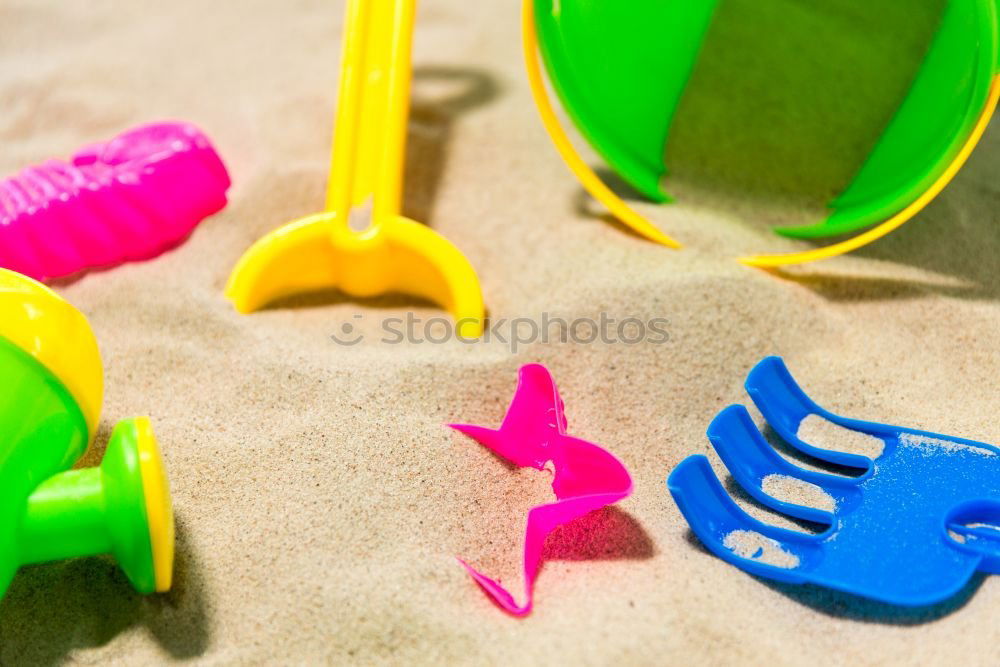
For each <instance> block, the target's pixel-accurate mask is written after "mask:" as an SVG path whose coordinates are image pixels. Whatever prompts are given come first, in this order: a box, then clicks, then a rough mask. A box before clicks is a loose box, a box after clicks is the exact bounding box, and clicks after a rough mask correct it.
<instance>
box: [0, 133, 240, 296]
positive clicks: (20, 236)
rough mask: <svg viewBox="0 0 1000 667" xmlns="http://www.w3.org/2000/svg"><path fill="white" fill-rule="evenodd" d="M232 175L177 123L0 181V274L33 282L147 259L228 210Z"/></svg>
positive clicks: (204, 142)
mask: <svg viewBox="0 0 1000 667" xmlns="http://www.w3.org/2000/svg"><path fill="white" fill-rule="evenodd" d="M229 185H230V181H229V174H228V173H227V172H226V167H225V165H223V163H222V160H221V159H220V158H219V155H218V154H217V153H216V152H215V149H214V148H213V147H212V144H211V143H210V142H209V140H208V137H206V136H205V134H204V133H202V132H201V131H200V130H199V129H198V128H196V127H195V126H194V125H191V124H189V123H183V122H159V123H151V124H148V125H142V126H139V127H136V128H133V129H131V130H128V131H126V132H124V133H122V134H119V135H118V136H116V137H115V138H113V139H111V140H110V141H107V142H103V143H98V144H92V145H90V146H86V147H84V148H82V149H80V150H79V151H77V153H76V154H75V155H73V157H72V158H71V160H70V161H69V162H66V161H62V160H49V161H47V162H45V163H44V164H41V165H38V166H33V167H28V168H26V169H23V170H21V171H20V172H19V173H18V174H16V175H14V176H12V177H8V178H5V179H3V180H0V266H2V267H4V268H7V269H11V270H13V271H17V272H19V273H23V274H25V275H27V276H31V277H32V278H35V279H37V280H53V279H56V278H62V277H66V276H70V275H73V274H76V273H79V272H81V271H85V270H87V269H93V268H106V267H110V266H114V265H117V264H121V263H123V262H128V261H136V260H144V259H150V258H152V257H155V256H157V255H159V254H160V253H162V252H164V251H165V250H168V249H169V248H172V247H174V246H176V245H178V244H179V243H181V242H182V241H183V240H184V239H186V238H187V237H188V236H189V235H190V234H191V232H192V231H193V230H194V228H195V226H197V224H198V223H199V222H201V221H202V220H203V219H205V218H206V217H208V216H209V215H212V214H213V213H216V212H218V211H220V210H221V209H222V208H223V207H225V205H226V190H227V189H228V188H229Z"/></svg>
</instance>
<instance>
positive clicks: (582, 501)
mask: <svg viewBox="0 0 1000 667" xmlns="http://www.w3.org/2000/svg"><path fill="white" fill-rule="evenodd" d="M451 426H452V428H454V429H457V430H459V431H461V432H462V433H465V434H466V435H468V436H470V437H472V438H474V439H476V440H477V441H479V442H480V443H481V444H482V445H484V446H486V447H488V448H489V449H491V450H492V451H493V452H494V453H496V454H497V455H499V456H502V457H503V458H505V459H508V460H509V461H511V462H512V463H515V464H517V465H518V466H521V467H525V466H531V467H532V468H537V469H538V470H541V469H543V468H544V467H545V464H546V463H547V462H548V461H552V464H553V467H554V468H555V475H554V477H553V480H552V490H553V491H554V492H555V494H556V502H554V503H549V504H546V505H539V506H537V507H533V508H532V509H531V510H530V511H529V512H528V521H527V528H526V530H525V538H524V588H525V602H524V605H523V606H521V605H518V604H517V602H515V601H514V596H513V595H511V594H510V593H509V592H508V591H507V590H506V589H504V588H503V587H502V586H501V585H500V583H499V582H497V581H494V580H493V579H490V578H489V577H487V576H486V575H484V574H482V573H481V572H478V571H477V570H475V569H473V568H472V567H470V566H469V565H468V564H467V563H466V562H465V561H463V560H461V559H459V562H460V563H461V564H462V566H463V567H465V569H466V570H467V571H468V572H469V574H470V575H472V578H473V579H475V580H476V582H477V583H478V584H479V585H480V586H482V588H483V590H485V591H486V593H487V594H489V595H490V596H491V597H492V598H493V599H494V601H496V603H497V604H498V605H500V607H502V608H503V609H504V610H506V611H508V612H510V613H511V614H513V615H515V616H525V615H527V614H528V612H530V611H531V605H532V591H533V588H534V584H535V578H536V577H537V576H538V570H539V566H540V565H541V559H542V547H543V546H544V544H545V538H546V537H547V536H548V535H549V533H551V532H552V531H553V530H555V529H556V528H557V527H559V526H561V525H563V524H565V523H568V522H570V521H572V520H573V519H576V518H578V517H581V516H583V515H585V514H587V513H588V512H591V511H593V510H596V509H600V508H602V507H605V506H607V505H611V504H612V503H616V502H618V501H619V500H621V499H622V498H625V497H627V496H628V495H629V494H631V493H632V478H631V477H630V476H629V474H628V471H627V470H626V469H625V466H624V465H622V463H621V461H619V460H618V459H616V458H615V457H614V456H612V455H611V454H610V453H609V452H607V451H605V450H604V449H602V448H601V447H598V446H597V445H594V444H591V443H589V442H586V441H584V440H580V439H579V438H574V437H573V436H571V435H567V434H566V417H565V415H564V414H563V402H562V399H561V398H559V392H558V390H557V389H556V385H555V382H554V381H553V380H552V376H551V375H550V374H549V371H548V370H547V369H546V368H545V367H544V366H542V365H539V364H528V365H526V366H522V367H521V370H520V373H519V374H518V383H517V390H516V391H515V392H514V399H513V401H511V404H510V407H509V408H508V409H507V416H506V417H504V420H503V424H501V425H500V429H499V430H496V431H494V430H492V429H488V428H483V427H481V426H468V425H464V424H452V425H451Z"/></svg>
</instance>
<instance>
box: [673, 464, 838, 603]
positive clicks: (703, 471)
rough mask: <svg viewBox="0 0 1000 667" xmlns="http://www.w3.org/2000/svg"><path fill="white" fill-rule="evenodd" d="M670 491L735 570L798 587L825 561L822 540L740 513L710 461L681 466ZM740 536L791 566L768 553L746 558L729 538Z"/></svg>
mask: <svg viewBox="0 0 1000 667" xmlns="http://www.w3.org/2000/svg"><path fill="white" fill-rule="evenodd" d="M667 488H669V489H670V493H671V495H673V497H674V501H675V502H676V503H677V507H678V508H680V511H681V514H683V515H684V518H685V519H687V522H688V524H689V525H690V526H691V530H693V531H694V533H695V535H697V536H698V539H700V540H701V542H702V544H704V545H705V546H706V547H707V548H708V549H709V550H710V551H711V552H712V553H714V554H715V555H716V556H718V557H719V558H721V559H723V560H725V561H727V562H729V563H732V564H733V565H736V566H738V567H740V568H742V569H744V570H746V571H748V572H750V573H752V574H756V575H759V576H762V577H767V578H769V579H775V580H778V581H784V582H786V583H792V584H798V583H804V582H805V581H807V578H806V577H805V576H803V574H802V572H803V571H804V570H807V569H808V568H809V567H810V565H812V564H814V563H816V562H817V561H818V560H819V556H820V555H821V550H822V545H821V544H820V541H819V540H818V539H817V538H816V537H814V536H812V535H806V534H804V533H798V532H795V531H791V530H785V529H784V528H778V527H776V526H770V525H768V524H765V523H762V522H760V521H758V520H756V519H754V518H753V517H752V516H750V515H749V514H747V513H746V512H744V511H743V510H742V509H740V508H739V506H738V505H736V503H735V502H733V500H732V498H730V497H729V494H727V493H726V490H725V489H724V488H722V484H721V483H720V482H719V479H718V478H717V477H716V476H715V473H714V472H712V466H711V465H710V464H709V462H708V458H706V457H705V456H702V455H695V456H689V457H688V458H686V459H685V460H683V461H681V463H680V464H679V465H678V466H677V467H676V468H674V471H673V472H672V473H671V474H670V477H669V479H667ZM734 533H735V534H737V535H739V534H740V533H742V534H743V535H751V536H754V535H755V536H756V537H757V538H759V539H760V540H762V541H763V543H765V544H766V546H767V547H768V549H770V550H771V552H772V554H773V553H775V550H776V551H777V552H778V555H779V556H783V557H784V558H785V559H786V562H785V563H784V564H782V565H775V564H771V563H769V562H767V561H766V556H767V555H768V554H767V553H764V554H759V553H753V552H752V551H748V552H747V554H746V555H740V554H739V553H737V548H733V546H734V545H727V538H728V537H730V536H732V535H733V534H734ZM735 546H737V547H738V545H735ZM751 549H752V547H751ZM762 556H763V557H764V558H763V559H762Z"/></svg>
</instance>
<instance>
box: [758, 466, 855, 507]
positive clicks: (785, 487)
mask: <svg viewBox="0 0 1000 667" xmlns="http://www.w3.org/2000/svg"><path fill="white" fill-rule="evenodd" d="M760 482H761V484H760V486H761V488H762V489H763V490H764V493H766V494H767V495H769V496H771V497H772V498H777V499H778V500H780V501H782V502H786V503H794V504H796V505H803V506H806V507H815V508H816V509H820V510H824V511H827V512H832V511H833V510H835V509H837V501H836V500H835V499H834V498H833V496H831V495H830V494H829V493H827V492H826V491H824V490H823V489H821V488H820V487H818V486H816V485H815V484H811V483H809V482H806V481H803V480H801V479H798V478H796V477H789V476H788V475H767V476H766V477H764V479H762V480H761V481H760Z"/></svg>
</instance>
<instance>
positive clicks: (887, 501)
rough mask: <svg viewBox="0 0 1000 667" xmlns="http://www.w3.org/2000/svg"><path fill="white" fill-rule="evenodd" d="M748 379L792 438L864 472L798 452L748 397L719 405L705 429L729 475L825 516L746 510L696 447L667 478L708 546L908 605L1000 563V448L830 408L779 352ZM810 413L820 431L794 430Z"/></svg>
mask: <svg viewBox="0 0 1000 667" xmlns="http://www.w3.org/2000/svg"><path fill="white" fill-rule="evenodd" d="M746 390H747V392H748V393H749V394H750V397H751V398H752V399H753V402H754V403H755V404H756V405H757V407H758V409H759V410H760V412H761V413H762V414H763V415H764V418H765V419H766V420H767V422H768V423H769V424H770V425H771V427H772V428H773V429H774V430H775V432H776V433H777V434H778V435H779V436H781V438H782V439H783V440H784V441H785V442H787V443H788V444H789V445H791V446H792V447H794V448H796V449H798V450H799V451H801V452H802V453H804V454H807V455H809V456H811V457H814V458H815V459H819V460H821V461H825V462H827V463H830V464H835V465H839V466H848V467H852V468H857V469H862V470H864V471H865V472H864V473H863V474H861V475H860V476H858V477H845V476H841V475H835V474H826V473H820V472H812V471H809V470H805V469H803V468H800V467H798V466H796V465H793V464H792V463H790V462H789V461H787V460H786V459H785V458H784V457H782V456H781V455H779V454H778V453H777V452H776V451H775V450H774V449H773V448H772V447H771V446H770V445H769V444H768V442H767V441H766V440H765V439H764V437H763V435H761V433H760V431H758V430H757V427H756V426H755V424H754V422H753V420H752V419H751V417H750V415H749V413H748V412H747V410H746V408H744V407H743V406H741V405H732V406H730V407H728V408H726V409H725V410H723V411H722V412H720V413H719V415H718V416H716V418H715V419H714V420H713V421H712V424H711V425H710V426H709V428H708V438H709V440H710V441H711V442H712V445H713V446H714V447H715V450H716V451H717V452H718V454H719V456H720V457H721V459H722V461H723V462H724V463H725V465H726V467H727V468H729V471H730V472H731V473H732V475H733V477H734V478H735V479H736V481H737V482H738V483H739V484H740V485H741V486H742V487H743V488H744V489H746V491H747V492H748V493H749V494H750V495H751V496H752V497H753V498H754V499H756V500H757V501H759V502H760V503H762V504H764V505H766V506H767V507H770V508H772V509H774V510H777V511H778V512H782V513H784V514H786V515H788V516H790V517H794V518H798V519H802V520H806V521H811V522H815V523H819V524H824V525H826V526H828V527H827V528H826V530H824V531H823V532H821V533H819V534H815V535H814V534H810V533H804V532H799V531H795V530H787V529H784V528H779V527H777V526H772V525H769V524H766V523H763V522H761V521H758V520H756V519H754V518H753V517H751V516H750V515H748V514H747V513H746V512H744V511H743V510H742V509H740V508H739V506H737V505H736V503H735V502H733V500H732V499H731V498H730V497H729V495H728V494H727V493H726V491H725V490H724V489H723V487H722V484H721V483H720V482H719V480H718V478H717V477H716V476H715V474H714V473H713V472H712V468H711V466H710V465H709V462H708V459H707V458H706V457H705V456H691V457H688V458H687V459H685V460H684V461H682V462H681V463H680V464H679V465H678V466H677V467H676V468H675V469H674V471H673V472H672V473H671V475H670V478H669V479H668V480H667V486H668V487H669V489H670V492H671V494H673V497H674V500H675V501H676V502H677V506H678V507H679V508H680V510H681V513H682V514H683V515H684V517H685V518H686V519H687V521H688V523H689V524H690V526H691V529H692V530H693V531H694V532H695V534H696V535H697V536H698V538H699V539H700V540H701V541H702V543H704V544H705V546H706V547H708V549H710V550H711V551H712V552H713V553H714V554H715V555H717V556H718V557H720V558H722V559H723V560H726V561H728V562H730V563H732V564H733V565H736V566H737V567H739V568H741V569H743V570H746V571H747V572H750V573H752V574H755V575H759V576H761V577H766V578H768V579H774V580H777V581H782V582H787V583H795V584H802V583H812V584H817V585H820V586H826V587H828V588H832V589H836V590H840V591H846V592H848V593H854V594H857V595H862V596H865V597H868V598H872V599H875V600H880V601H883V602H888V603H892V604H899V605H908V606H918V605H929V604H934V603H937V602H941V601H943V600H947V599H948V598H950V597H952V596H953V595H955V594H957V593H958V592H959V591H961V590H962V588H963V587H964V586H965V585H966V584H967V583H968V582H969V580H970V579H971V578H972V576H973V574H974V573H975V572H976V571H977V570H978V571H982V572H987V573H994V574H997V573H1000V449H998V448H996V447H994V446H992V445H985V444H983V443H979V442H974V441H972V440H965V439H962V438H953V437H950V436H944V435H938V434H935V433H928V432H925V431H917V430H913V429H908V428H900V427H898V426H888V425H885V424H876V423H872V422H865V421H859V420H856V419H848V418H845V417H840V416H838V415H834V414H832V413H830V412H828V411H826V410H824V409H823V408H821V407H819V406H818V405H816V403H814V402H813V401H812V400H811V399H810V398H809V397H808V396H807V395H806V394H805V393H804V392H803V391H802V390H801V389H800V388H799V386H798V385H797V384H796V383H795V380H794V379H792V376H791V374H790V373H789V372H788V369H787V368H786V367H785V364H784V362H783V361H782V360H781V359H780V358H778V357H769V358H767V359H764V360H763V361H761V362H760V363H759V364H757V366H756V367H755V368H754V369H753V370H752V371H751V372H750V375H749V376H748V377H747V381H746ZM807 419H808V420H810V422H812V423H813V424H815V423H816V422H817V421H819V422H820V423H821V424H823V425H824V426H825V427H826V428H825V435H824V436H823V438H822V439H823V440H824V442H823V443H817V442H813V443H812V444H810V443H808V442H804V441H803V440H802V439H800V437H799V432H800V430H801V431H802V433H803V437H805V434H806V433H807V431H808V429H802V428H801V426H803V421H804V420H807ZM807 423H808V422H807ZM830 433H833V436H838V435H839V436H841V437H843V438H844V439H845V441H846V440H851V439H855V440H856V439H857V438H859V437H860V438H862V439H865V440H867V441H868V442H870V443H875V444H876V445H878V446H879V447H881V449H882V451H881V453H880V454H879V453H878V452H877V451H874V452H872V457H873V458H867V457H865V456H861V455H858V454H851V453H847V452H843V451H836V450H835V449H832V448H829V447H830V443H829V442H827V441H828V440H829V439H830V437H829V434H830ZM865 436H874V438H866V437H865ZM875 438H877V440H875ZM813 439H814V440H815V436H813ZM879 441H881V443H879ZM824 445H825V446H826V447H827V448H824ZM775 476H777V477H775ZM775 480H777V481H778V482H779V483H783V484H785V486H784V488H785V489H787V488H789V484H790V485H791V487H792V488H793V489H798V490H799V492H798V493H797V495H795V496H794V499H798V500H801V499H803V498H809V499H810V500H811V502H810V505H812V506H809V507H807V506H804V505H800V504H795V503H794V502H788V501H787V499H788V494H787V491H782V492H781V493H778V494H777V495H784V496H785V497H786V500H781V499H778V498H776V497H774V495H772V494H773V493H775V487H774V484H773V483H774V482H775ZM765 488H768V489H769V490H770V491H771V492H772V494H769V493H767V492H765ZM817 505H818V507H817Z"/></svg>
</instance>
